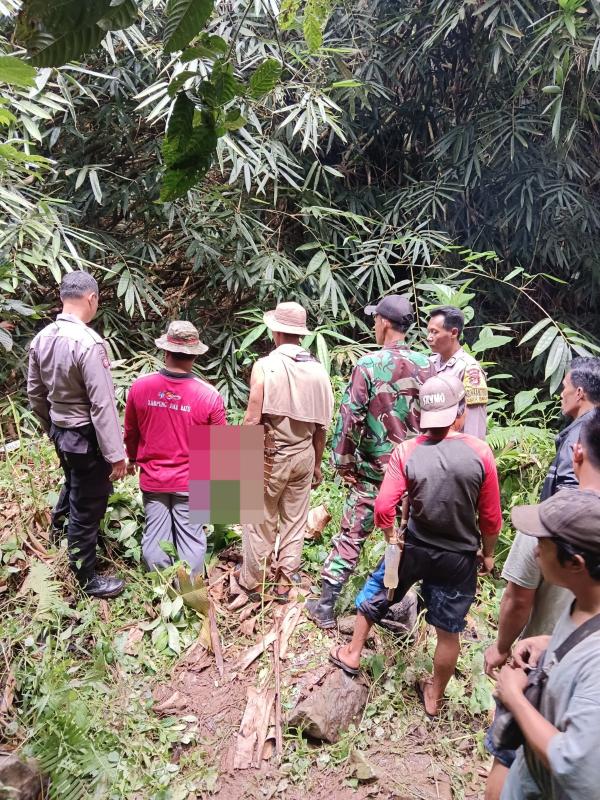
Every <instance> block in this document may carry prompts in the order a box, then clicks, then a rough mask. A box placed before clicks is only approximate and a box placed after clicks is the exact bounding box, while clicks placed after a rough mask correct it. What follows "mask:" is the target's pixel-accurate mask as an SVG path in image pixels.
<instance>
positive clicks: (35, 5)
mask: <svg viewBox="0 0 600 800" xmlns="http://www.w3.org/2000/svg"><path fill="white" fill-rule="evenodd" d="M137 16H138V8H137V4H136V3H135V2H134V1H133V0H122V2H120V3H112V2H111V0H92V2H86V3H80V2H79V0H61V2H51V3H41V2H38V0H25V2H24V3H23V7H22V10H21V13H20V15H19V19H18V23H17V28H16V34H17V39H18V40H19V41H20V42H21V43H22V44H23V45H24V46H25V47H26V48H27V52H28V53H29V55H30V57H31V62H32V64H34V65H35V66H38V67H58V66H61V65H62V64H66V63H67V62H68V61H71V60H73V59H77V58H79V57H80V56H82V55H84V54H85V53H88V52H89V51H91V50H94V49H95V48H96V47H98V45H99V44H100V42H101V41H102V39H103V38H104V36H105V34H106V32H107V31H109V30H120V29H122V28H126V27H128V26H129V25H131V24H132V23H133V22H134V20H135V19H136V18H137Z"/></svg>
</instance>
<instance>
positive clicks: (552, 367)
mask: <svg viewBox="0 0 600 800" xmlns="http://www.w3.org/2000/svg"><path fill="white" fill-rule="evenodd" d="M568 348H569V346H568V344H567V343H566V342H565V340H564V339H563V338H562V336H559V337H557V338H556V339H555V340H554V342H553V343H552V347H551V348H550V352H549V353H548V359H547V361H546V369H545V378H546V380H548V378H549V377H550V376H551V375H553V374H554V373H555V372H556V370H557V369H558V367H559V365H560V362H561V361H562V358H563V355H564V353H565V350H568Z"/></svg>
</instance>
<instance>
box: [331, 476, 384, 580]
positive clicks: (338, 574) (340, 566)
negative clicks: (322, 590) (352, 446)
mask: <svg viewBox="0 0 600 800" xmlns="http://www.w3.org/2000/svg"><path fill="white" fill-rule="evenodd" d="M380 486H381V484H379V483H369V482H368V481H361V482H360V483H357V484H356V485H355V486H352V487H350V489H349V491H348V496H347V497H346V502H345V503H344V511H343V514H342V521H341V524H340V532H339V533H338V535H337V536H334V537H333V539H332V545H333V546H332V549H331V552H330V553H329V555H328V556H327V558H326V559H325V563H324V564H323V571H322V572H321V577H322V578H323V580H324V581H327V582H328V583H330V584H332V585H333V586H339V587H341V586H343V585H344V584H345V583H346V581H347V580H348V578H349V577H350V575H352V573H353V572H354V570H355V569H356V565H357V564H358V559H359V557H360V552H361V550H362V547H363V544H364V543H365V541H366V540H367V538H368V536H369V534H370V533H371V531H372V530H373V528H374V527H375V518H374V509H375V498H376V497H377V494H378V493H379V489H380Z"/></svg>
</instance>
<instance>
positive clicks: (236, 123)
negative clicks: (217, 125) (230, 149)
mask: <svg viewBox="0 0 600 800" xmlns="http://www.w3.org/2000/svg"><path fill="white" fill-rule="evenodd" d="M245 124H246V117H244V116H242V113H241V112H240V110H239V108H232V109H231V110H230V111H228V112H227V114H226V115H225V120H224V121H223V127H224V128H225V130H228V131H237V130H239V129H240V128H243V127H244V125H245Z"/></svg>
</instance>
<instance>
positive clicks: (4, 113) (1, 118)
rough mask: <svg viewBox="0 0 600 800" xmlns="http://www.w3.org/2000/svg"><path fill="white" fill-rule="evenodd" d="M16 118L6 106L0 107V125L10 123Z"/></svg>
mask: <svg viewBox="0 0 600 800" xmlns="http://www.w3.org/2000/svg"><path fill="white" fill-rule="evenodd" d="M16 121H17V118H16V117H15V115H14V114H13V113H11V112H10V111H9V110H8V109H6V108H0V125H12V123H13V122H16Z"/></svg>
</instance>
